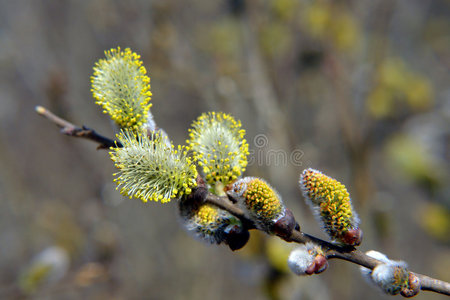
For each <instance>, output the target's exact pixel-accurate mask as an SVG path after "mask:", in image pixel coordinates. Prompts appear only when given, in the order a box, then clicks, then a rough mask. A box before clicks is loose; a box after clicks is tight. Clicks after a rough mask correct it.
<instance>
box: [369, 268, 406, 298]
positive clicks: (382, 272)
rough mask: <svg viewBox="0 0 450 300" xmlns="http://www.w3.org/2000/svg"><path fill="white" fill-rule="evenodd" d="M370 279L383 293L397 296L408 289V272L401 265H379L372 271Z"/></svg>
mask: <svg viewBox="0 0 450 300" xmlns="http://www.w3.org/2000/svg"><path fill="white" fill-rule="evenodd" d="M372 279H373V281H374V282H375V283H376V284H377V285H378V286H379V287H380V288H381V289H382V290H383V291H384V292H385V293H387V294H391V295H397V294H398V293H400V292H401V291H402V290H403V289H405V288H407V287H408V281H409V272H408V270H407V269H406V267H405V266H404V265H402V264H398V263H394V262H392V263H385V264H379V265H378V266H376V267H375V268H374V269H373V271H372Z"/></svg>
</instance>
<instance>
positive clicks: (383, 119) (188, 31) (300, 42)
mask: <svg viewBox="0 0 450 300" xmlns="http://www.w3.org/2000/svg"><path fill="white" fill-rule="evenodd" d="M117 46H121V47H122V48H125V47H130V48H131V49H132V50H133V51H135V52H137V53H140V54H141V55H142V59H143V61H144V65H145V66H146V68H147V70H148V72H149V75H150V77H151V85H152V89H151V90H152V92H153V97H152V102H153V107H152V108H151V110H152V112H153V115H154V117H155V120H156V121H157V123H158V125H159V126H161V127H163V128H164V129H165V130H166V131H167V132H168V134H169V135H170V137H171V138H172V139H173V141H174V142H175V143H176V144H182V143H184V141H185V140H186V138H187V128H188V127H189V126H190V124H191V122H192V120H194V119H195V118H196V117H197V116H199V115H200V114H201V113H202V112H206V111H212V110H214V111H224V112H227V113H230V114H232V115H233V116H235V117H236V118H238V119H240V120H241V121H242V123H243V127H244V128H245V129H246V130H247V135H246V137H247V140H248V142H249V144H250V150H251V152H252V157H251V158H250V161H251V164H250V166H249V167H248V171H247V172H246V175H252V176H260V177H263V178H265V179H267V180H268V181H269V182H271V183H272V185H273V186H274V187H276V188H277V190H278V191H279V192H280V194H281V195H282V196H283V198H284V201H285V203H286V205H287V206H288V207H290V208H291V209H292V210H293V211H294V214H295V216H296V218H297V220H298V222H299V223H300V225H301V226H302V229H303V230H304V231H305V232H307V233H310V234H314V235H317V236H319V237H321V238H324V239H326V238H327V237H326V236H325V234H324V233H322V232H321V230H320V228H319V226H318V224H317V223H316V222H315V220H314V218H313V217H312V214H311V213H310V211H309V208H308V206H306V205H305V203H304V200H303V197H302V196H301V193H300V191H299V188H298V185H297V182H298V177H299V174H300V172H301V171H302V170H303V169H305V168H309V167H312V168H316V169H319V170H321V171H323V172H325V173H326V174H328V175H330V176H332V177H335V178H336V179H338V180H339V181H341V182H342V183H344V184H345V185H346V186H347V187H348V189H349V192H350V194H351V195H352V198H353V204H354V206H355V208H356V209H357V211H358V212H359V215H360V218H361V220H362V225H361V226H362V229H363V231H364V240H363V243H362V245H361V246H360V249H361V250H363V251H367V250H370V249H376V250H379V251H381V252H383V253H385V254H386V255H388V256H389V257H390V258H392V259H403V260H405V261H407V262H408V263H409V265H410V267H411V268H412V269H413V270H414V271H416V272H419V273H423V274H427V275H429V276H432V277H436V278H439V279H443V280H446V281H450V272H449V270H450V247H449V246H450V185H449V179H450V85H449V82H450V76H449V67H450V47H449V46H450V2H449V1H447V0H429V1H421V0H403V1H393V0H385V1H384V0H359V1H356V0H353V1H352V0H341V1H331V0H329V1H327V0H319V1H306V0H304V1H303V0H302V1H301V0H270V1H269V0H266V1H264V0H247V1H246V0H227V1H225V0H222V1H203V0H193V1H174V0H159V1H144V0H131V1H113V0H91V1H75V0H72V1H70V0H59V1H51V0H47V1H44V0H33V1H25V0H17V1H8V0H0V298H1V299H26V298H33V299H324V300H327V299H362V298H364V299H391V297H390V296H385V295H382V294H381V293H380V292H379V291H378V290H376V289H375V288H372V287H371V286H369V285H368V284H367V283H366V282H364V280H363V279H362V278H361V276H360V274H359V268H358V267H357V266H356V265H352V264H350V263H346V262H343V261H338V260H333V261H331V262H330V266H329V268H328V270H327V271H326V272H325V273H323V274H321V275H318V276H317V275H316V276H310V277H296V276H294V275H291V274H290V273H289V270H288V269H287V265H286V258H287V255H288V254H289V251H290V250H291V249H292V248H293V247H294V245H290V244H287V243H284V242H282V241H280V240H279V239H277V238H274V237H268V236H264V235H262V234H259V233H257V232H252V235H251V239H250V243H249V244H248V245H247V246H246V247H245V248H244V249H242V250H240V251H237V252H235V253H233V252H231V251H230V250H229V249H228V248H227V247H225V246H218V247H216V246H208V245H205V244H203V243H201V242H199V241H196V240H194V239H192V238H191V237H190V236H189V235H188V234H187V233H186V232H185V231H184V230H183V229H182V228H181V227H180V226H179V222H178V219H177V215H176V203H175V201H172V202H171V203H169V204H166V205H162V204H159V203H148V204H143V203H141V202H140V201H138V200H129V199H123V198H122V197H121V196H120V195H119V193H118V192H117V191H115V186H114V185H113V183H112V178H113V176H112V173H113V172H114V168H113V165H112V163H111V161H110V160H109V157H108V154H107V152H106V151H104V150H96V146H97V145H96V144H95V143H92V142H90V141H86V140H79V139H75V138H70V137H66V136H63V135H61V134H60V133H59V132H58V129H57V128H56V127H55V126H54V124H51V123H50V122H48V121H47V120H45V119H43V118H41V117H39V116H38V115H37V114H36V113H35V112H34V107H35V106H36V105H43V106H45V107H47V108H48V109H50V110H51V111H53V112H55V113H56V114H58V115H60V116H62V117H64V118H66V119H68V120H70V121H71V122H73V123H75V124H77V125H86V126H88V127H91V128H95V129H96V130H97V131H98V132H99V133H101V134H104V135H106V136H109V137H112V136H113V131H112V129H111V126H110V123H109V120H108V117H107V116H106V115H104V114H102V112H101V108H100V107H98V106H96V105H95V104H94V100H93V98H92V95H91V93H90V76H91V75H92V67H93V65H94V63H95V62H96V61H97V60H98V59H100V58H102V57H103V56H104V53H103V52H104V50H108V49H110V48H113V47H117ZM274 153H275V154H274ZM398 297H400V296H398ZM417 299H444V296H440V295H437V294H434V293H430V292H422V293H420V294H419V295H418V296H417Z"/></svg>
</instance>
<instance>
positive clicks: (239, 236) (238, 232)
mask: <svg viewBox="0 0 450 300" xmlns="http://www.w3.org/2000/svg"><path fill="white" fill-rule="evenodd" d="M249 238H250V234H249V232H248V230H245V229H243V228H241V227H239V226H237V225H236V226H233V227H232V228H231V229H230V231H229V232H228V234H227V236H226V238H225V244H227V245H228V247H230V249H231V250H232V251H236V250H239V249H241V248H242V247H244V246H245V245H246V244H247V242H248V239H249Z"/></svg>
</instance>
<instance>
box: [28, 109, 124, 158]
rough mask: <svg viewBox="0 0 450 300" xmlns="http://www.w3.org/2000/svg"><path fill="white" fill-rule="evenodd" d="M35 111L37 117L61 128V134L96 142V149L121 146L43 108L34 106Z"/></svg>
mask: <svg viewBox="0 0 450 300" xmlns="http://www.w3.org/2000/svg"><path fill="white" fill-rule="evenodd" d="M35 110H36V112H37V113H38V114H39V115H41V116H43V117H44V118H46V119H48V120H49V121H51V122H52V123H54V124H55V125H56V126H58V127H59V128H61V133H62V134H65V135H68V136H73V137H80V138H85V139H88V140H91V141H93V142H96V143H98V144H99V145H98V147H97V149H110V148H111V147H112V148H116V147H118V148H121V147H122V144H121V143H120V142H118V141H114V140H112V139H109V138H107V137H104V136H102V135H100V134H98V133H97V132H95V131H94V130H93V129H90V128H87V127H86V126H82V127H81V128H80V127H78V126H75V125H74V124H72V123H70V122H68V121H66V120H64V119H62V118H60V117H58V116H57V115H55V114H54V113H52V112H51V111H49V110H48V109H46V108H45V107H42V106H36V108H35Z"/></svg>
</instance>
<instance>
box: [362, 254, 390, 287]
mask: <svg viewBox="0 0 450 300" xmlns="http://www.w3.org/2000/svg"><path fill="white" fill-rule="evenodd" d="M366 255H367V256H370V257H372V258H375V259H378V260H379V261H382V262H384V263H391V262H392V261H391V260H390V259H389V258H388V257H387V256H386V255H384V254H383V253H381V252H378V251H375V250H370V251H367V252H366ZM359 270H360V271H361V275H362V276H363V278H364V279H365V280H366V281H367V282H368V283H370V284H373V283H374V282H373V280H372V277H371V276H372V270H371V269H368V268H365V267H359Z"/></svg>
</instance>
